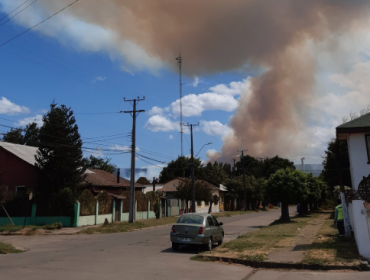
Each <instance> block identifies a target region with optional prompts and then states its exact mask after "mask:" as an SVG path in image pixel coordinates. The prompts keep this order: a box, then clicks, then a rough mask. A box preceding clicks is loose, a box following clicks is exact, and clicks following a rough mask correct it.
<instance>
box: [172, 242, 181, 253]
mask: <svg viewBox="0 0 370 280" xmlns="http://www.w3.org/2000/svg"><path fill="white" fill-rule="evenodd" d="M179 246H180V244H179V243H174V242H172V250H174V251H177V250H178V249H179Z"/></svg>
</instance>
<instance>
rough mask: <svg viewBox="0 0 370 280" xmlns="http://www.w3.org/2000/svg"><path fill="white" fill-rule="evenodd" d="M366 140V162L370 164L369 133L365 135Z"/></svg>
mask: <svg viewBox="0 0 370 280" xmlns="http://www.w3.org/2000/svg"><path fill="white" fill-rule="evenodd" d="M365 141H366V152H367V164H370V134H366V135H365Z"/></svg>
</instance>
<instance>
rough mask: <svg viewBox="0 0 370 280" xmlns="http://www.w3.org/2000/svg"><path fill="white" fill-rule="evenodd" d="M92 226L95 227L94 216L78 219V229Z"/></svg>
mask: <svg viewBox="0 0 370 280" xmlns="http://www.w3.org/2000/svg"><path fill="white" fill-rule="evenodd" d="M92 225H95V215H91V216H80V217H79V222H78V226H79V227H83V226H92Z"/></svg>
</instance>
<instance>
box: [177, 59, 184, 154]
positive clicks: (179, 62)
mask: <svg viewBox="0 0 370 280" xmlns="http://www.w3.org/2000/svg"><path fill="white" fill-rule="evenodd" d="M176 60H177V66H179V86H180V135H181V156H183V149H182V138H183V123H182V75H181V64H182V56H181V52H180V54H179V56H178V57H176Z"/></svg>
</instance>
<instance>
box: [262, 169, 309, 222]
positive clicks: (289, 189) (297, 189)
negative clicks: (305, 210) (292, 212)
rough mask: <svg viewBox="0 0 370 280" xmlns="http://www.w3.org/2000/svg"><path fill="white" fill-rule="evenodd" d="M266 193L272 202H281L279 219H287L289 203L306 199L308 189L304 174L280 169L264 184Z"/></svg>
mask: <svg viewBox="0 0 370 280" xmlns="http://www.w3.org/2000/svg"><path fill="white" fill-rule="evenodd" d="M265 189H266V195H267V197H268V198H269V199H270V200H271V201H274V202H281V218H280V219H281V220H282V221H289V220H290V218H289V204H291V203H297V202H299V201H303V200H306V199H307V196H308V194H309V190H308V188H307V183H306V175H305V174H304V173H303V172H301V171H299V170H293V169H290V168H286V169H280V170H278V171H276V172H275V174H273V175H271V176H270V178H269V180H268V181H267V184H266V188H265Z"/></svg>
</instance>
